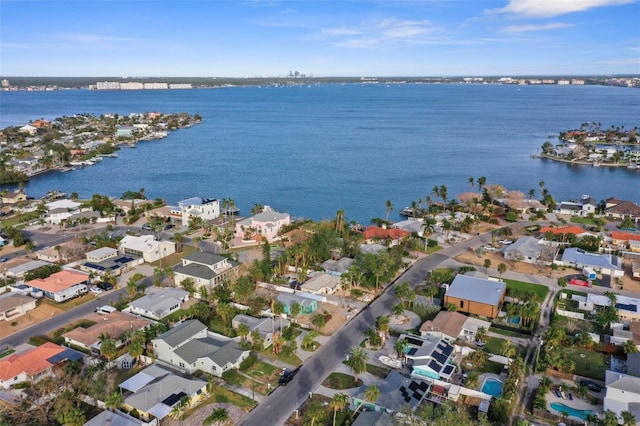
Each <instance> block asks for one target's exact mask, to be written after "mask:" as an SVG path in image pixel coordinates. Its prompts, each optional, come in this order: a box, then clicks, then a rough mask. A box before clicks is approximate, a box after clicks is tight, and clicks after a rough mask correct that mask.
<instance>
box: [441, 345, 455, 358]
mask: <svg viewBox="0 0 640 426" xmlns="http://www.w3.org/2000/svg"><path fill="white" fill-rule="evenodd" d="M451 352H453V347H452V346H449V347H447V348H446V349H444V350H443V351H442V353H443V354H444V355H445V356H446V357H448V356H449V355H451Z"/></svg>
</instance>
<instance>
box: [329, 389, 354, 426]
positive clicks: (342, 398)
mask: <svg viewBox="0 0 640 426" xmlns="http://www.w3.org/2000/svg"><path fill="white" fill-rule="evenodd" d="M347 405H349V395H346V394H344V393H337V394H335V395H333V398H332V399H331V402H330V403H329V406H330V407H331V408H333V426H336V414H337V412H338V410H340V411H342V410H344V409H345V408H347Z"/></svg>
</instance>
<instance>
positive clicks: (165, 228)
mask: <svg viewBox="0 0 640 426" xmlns="http://www.w3.org/2000/svg"><path fill="white" fill-rule="evenodd" d="M171 228H173V223H168V224H166V225H165V226H164V230H165V231H168V230H169V229H171Z"/></svg>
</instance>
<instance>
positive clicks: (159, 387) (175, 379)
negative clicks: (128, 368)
mask: <svg viewBox="0 0 640 426" xmlns="http://www.w3.org/2000/svg"><path fill="white" fill-rule="evenodd" d="M119 387H120V391H121V393H123V396H124V403H123V407H122V408H123V409H124V410H125V411H128V412H131V411H133V410H135V411H136V412H137V413H138V417H139V418H140V419H142V420H144V421H145V423H146V424H158V423H157V422H161V421H162V420H163V419H165V418H166V417H168V416H169V414H170V413H171V411H172V410H173V409H174V407H176V406H177V405H178V404H180V402H181V401H182V400H183V398H185V397H186V398H187V399H186V400H187V401H189V402H188V404H187V407H186V409H188V408H189V407H192V406H195V405H197V404H198V403H199V402H200V401H201V400H202V398H203V397H204V396H205V395H206V392H207V382H205V381H204V380H200V379H187V378H184V377H181V376H178V375H176V374H173V373H172V372H170V371H169V370H166V369H164V368H162V367H160V366H158V365H156V364H152V365H150V366H149V367H147V368H145V369H144V370H142V371H140V372H139V373H138V374H136V375H135V376H133V377H131V378H129V379H127V380H125V381H124V382H122V383H120V385H119ZM112 426H115V425H112Z"/></svg>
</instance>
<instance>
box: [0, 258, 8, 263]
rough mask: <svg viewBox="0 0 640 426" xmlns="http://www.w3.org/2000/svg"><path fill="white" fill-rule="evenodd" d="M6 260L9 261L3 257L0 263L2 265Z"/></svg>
mask: <svg viewBox="0 0 640 426" xmlns="http://www.w3.org/2000/svg"><path fill="white" fill-rule="evenodd" d="M8 260H9V259H8V258H6V257H3V258H2V259H0V263H4V262H6V261H8Z"/></svg>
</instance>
